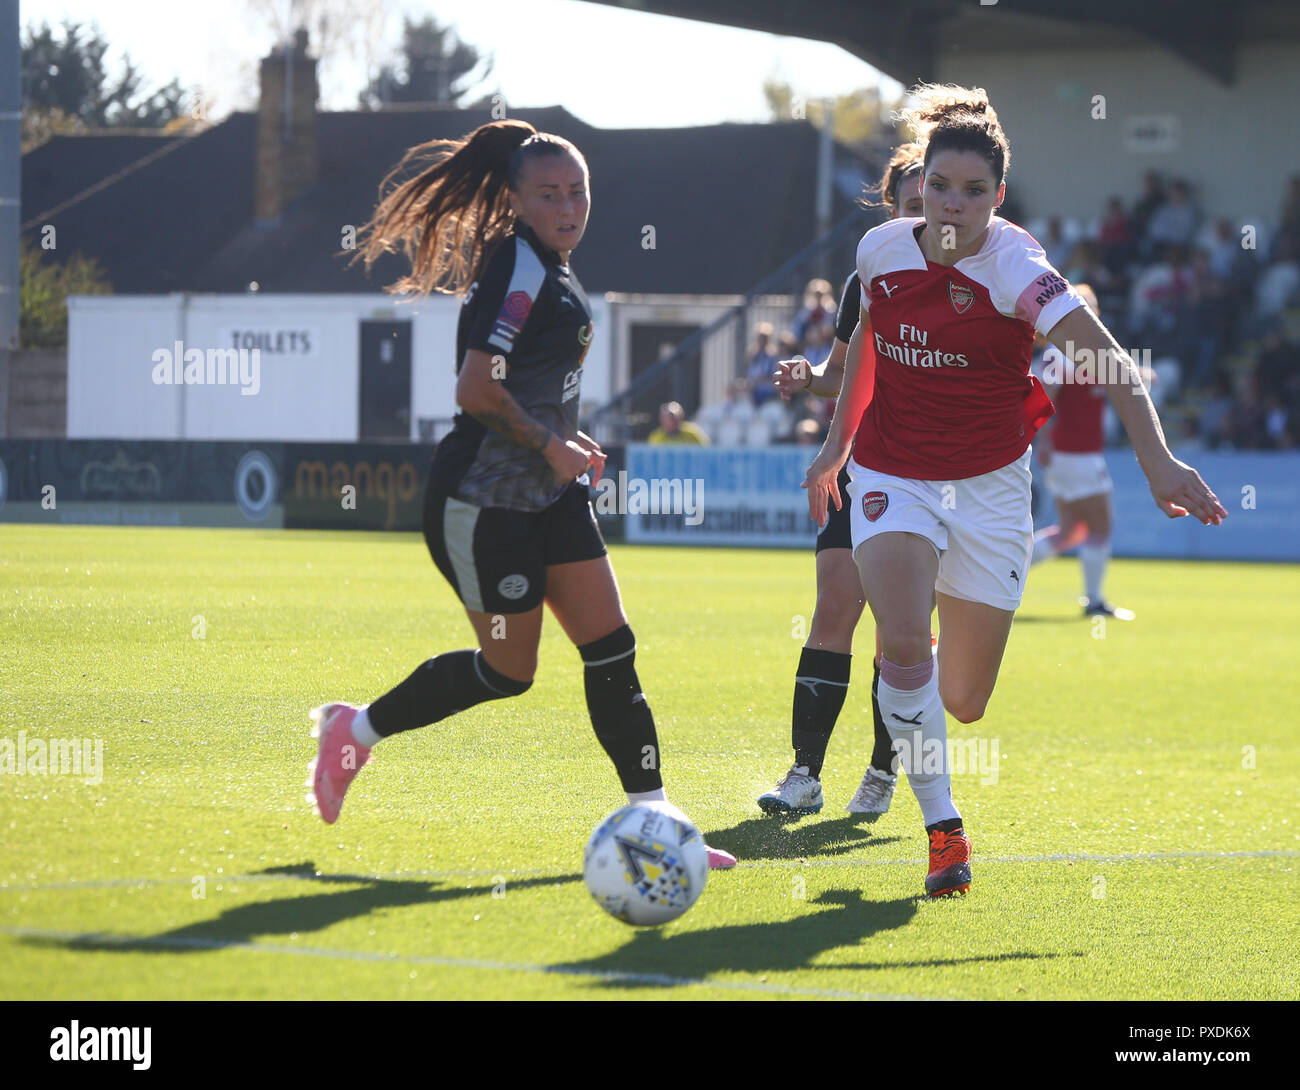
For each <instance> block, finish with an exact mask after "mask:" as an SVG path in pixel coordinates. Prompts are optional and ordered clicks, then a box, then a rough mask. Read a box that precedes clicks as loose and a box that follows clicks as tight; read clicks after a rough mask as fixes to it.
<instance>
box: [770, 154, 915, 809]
mask: <svg viewBox="0 0 1300 1090" xmlns="http://www.w3.org/2000/svg"><path fill="white" fill-rule="evenodd" d="M923 155H924V149H923V148H922V147H921V146H920V145H919V144H902V145H900V146H899V147H897V148H895V149H894V154H893V155H892V156H891V157H890V160H889V164H888V165H887V166H886V168H885V173H884V176H883V177H882V178H881V179H880V187H879V189H880V198H881V201H882V202H883V203H884V204H885V206H886V207H887V208H888V209H889V210H890V214H891V218H894V219H897V218H898V217H899V216H912V217H914V216H919V215H921V165H922V159H923ZM861 299H862V289H861V286H860V284H859V282H858V274H857V272H853V273H852V274H850V276H849V278H848V280H847V281H846V282H845V284H844V291H843V293H842V295H841V298H840V307H839V312H838V314H837V315H836V321H835V345H834V347H833V349H832V350H831V355H830V358H829V359H828V360H827V361H826V362H825V363H824V364H822V365H821V366H819V367H810V366H809V365H808V363H807V361H799V360H782V361H781V362H780V363H779V364H778V365H777V368H778V369H777V372H776V374H775V375H774V376H773V384H774V385H775V386H776V388H777V390H778V391H779V392H780V394H781V396H782V397H784V398H787V399H788V398H790V397H791V396H792V395H794V394H796V393H813V394H815V395H817V396H818V397H838V396H839V393H840V387H841V383H842V381H843V378H844V360H845V357H846V355H847V354H848V349H849V345H848V341H849V338H850V337H851V336H852V335H853V330H854V329H855V328H856V327H857V325H858V321H859V318H860V311H861ZM867 351H870V346H868V348H867ZM848 483H849V476H848V472H847V470H844V469H841V470H840V475H839V487H840V488H841V489H844V488H847V487H848ZM851 543H852V542H851V535H850V532H849V512H848V508H841V509H838V510H833V511H831V512H829V516H828V518H827V520H826V525H825V527H823V528H822V530H821V532H820V533H818V535H817V605H816V608H815V609H814V610H813V616H812V624H811V625H810V626H809V631H808V641H807V643H805V644H804V648H803V651H802V653H801V654H800V656H799V665H798V668H797V670H796V673H795V680H794V704H793V714H792V716H791V719H792V723H791V728H790V735H791V745H792V746H793V748H794V764H793V765H792V766H791V768H790V770H789V771H788V772H787V773H786V774H785V775H784V776H782V777H781V779H780V780H779V781H778V782H777V785H776V787H775V788H773V789H772V790H771V791H768V792H766V793H765V794H763V795H760V796H759V799H758V805H759V807H760V809H762V810H763V811H764V812H765V813H769V814H815V813H817V812H818V811H819V810H821V808H822V806H823V800H822V785H821V769H822V763H823V761H824V760H825V758H826V747H827V746H828V745H829V743H830V739H831V732H832V731H833V730H834V729H835V721H836V719H837V718H838V717H839V714H840V709H841V708H842V707H843V706H844V698H845V696H846V695H847V693H848V686H849V668H850V664H851V662H852V658H853V656H852V651H853V633H854V630H855V629H856V628H857V625H858V620H859V619H860V618H861V616H862V608H863V605H864V604H865V603H864V601H863V598H862V580H861V578H860V577H859V575H858V569H857V567H856V565H854V563H853V555H852V550H851V548H850V546H851ZM872 666H873V668H874V670H875V673H876V676H877V677H878V676H879V667H878V666H876V664H875V661H874V659H873V661H872ZM875 681H876V678H873V679H872V706H873V712H874V715H873V721H874V724H875V733H874V745H873V748H872V754H871V763H870V765H869V767H868V768H867V772H866V774H865V775H864V776H863V778H862V785H861V786H860V787H859V788H858V790H857V793H856V794H855V795H854V796H853V798H852V799H851V800H850V802H849V805H848V811H849V813H874V814H882V813H884V812H886V811H887V810H888V809H889V803H890V800H891V799H892V798H893V794H894V785H895V783H896V782H897V777H896V775H895V773H894V772H893V753H892V749H891V746H892V742H891V739H890V737H889V732H888V731H887V730H886V729H885V726H884V723H883V721H882V720H881V718H880V710H879V707H878V705H877V702H876V699H875Z"/></svg>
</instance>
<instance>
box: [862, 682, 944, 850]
mask: <svg viewBox="0 0 1300 1090" xmlns="http://www.w3.org/2000/svg"><path fill="white" fill-rule="evenodd" d="M876 697H877V699H878V700H879V701H880V715H881V717H882V718H883V719H884V721H885V726H886V727H887V728H888V730H889V736H890V737H891V738H892V739H893V740H894V741H895V742H896V743H902V749H901V752H899V768H901V769H902V770H903V771H904V772H906V773H907V782H908V783H909V784H911V786H912V794H914V795H915V796H916V801H917V802H918V803H919V804H920V807H921V817H922V819H923V821H924V823H925V824H926V825H933V824H934V823H935V822H937V821H947V820H949V819H950V818H960V817H961V814H959V813H958V812H957V808H956V807H955V806H954V805H953V803H952V777H951V775H950V773H949V768H948V721H947V717H946V716H945V714H944V710H943V701H942V700H941V699H940V698H939V672H938V670H935V671H934V672H933V673H931V675H930V679H929V680H928V681H926V682H925V684H924V685H922V686H921V687H920V688H919V689H895V688H894V687H893V686H892V685H890V684H889V683H888V682H886V681H885V679H884V676H883V675H882V676H881V679H880V684H879V685H878V686H877V687H876ZM895 715H897V716H898V719H895V718H894V716H895ZM899 719H907V720H916V721H919V723H918V725H916V726H913V725H911V724H910V723H900V722H899ZM895 748H896V751H897V750H898V747H897V746H896V747H895Z"/></svg>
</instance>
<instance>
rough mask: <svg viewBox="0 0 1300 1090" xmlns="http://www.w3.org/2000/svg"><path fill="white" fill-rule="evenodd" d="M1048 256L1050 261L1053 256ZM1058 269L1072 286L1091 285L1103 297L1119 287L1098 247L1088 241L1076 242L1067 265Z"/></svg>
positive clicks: (1058, 266) (1059, 266)
mask: <svg viewBox="0 0 1300 1090" xmlns="http://www.w3.org/2000/svg"><path fill="white" fill-rule="evenodd" d="M1047 256H1048V258H1049V259H1050V258H1051V256H1052V255H1051V254H1048V255H1047ZM1056 268H1057V269H1058V270H1059V271H1060V273H1061V275H1062V276H1064V277H1065V279H1066V280H1068V281H1069V282H1070V283H1071V284H1091V285H1092V286H1093V287H1094V288H1095V289H1096V290H1097V292H1098V293H1099V294H1101V295H1105V294H1106V292H1108V291H1112V290H1114V288H1115V287H1116V286H1117V280H1116V277H1115V275H1114V274H1113V273H1112V272H1111V271H1110V269H1108V268H1107V267H1106V266H1105V264H1104V263H1103V262H1102V260H1101V255H1100V254H1099V253H1098V250H1097V246H1096V245H1095V244H1094V243H1091V242H1089V241H1087V240H1086V239H1080V240H1079V241H1078V242H1076V243H1075V244H1074V247H1073V248H1072V249H1071V250H1070V256H1069V258H1068V259H1067V260H1066V262H1065V264H1064V265H1057V266H1056Z"/></svg>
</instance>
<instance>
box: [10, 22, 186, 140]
mask: <svg viewBox="0 0 1300 1090" xmlns="http://www.w3.org/2000/svg"><path fill="white" fill-rule="evenodd" d="M62 30H63V35H62V37H61V38H60V37H58V36H57V35H56V33H55V31H54V29H53V28H52V27H51V26H50V25H49V23H41V24H40V26H36V25H31V26H29V27H28V28H27V35H26V39H25V40H24V41H23V44H22V61H21V64H22V103H23V122H24V131H23V144H24V148H25V149H27V148H29V147H30V146H34V142H35V141H37V140H39V139H40V137H41V136H42V135H44V136H45V137H46V138H48V136H50V135H53V134H54V133H56V132H84V131H85V130H86V129H98V128H108V127H116V126H130V127H136V128H162V127H163V126H164V125H166V124H167V123H168V122H169V121H171V120H173V119H174V118H176V117H180V116H182V115H184V114H185V112H186V100H187V99H188V98H189V97H190V92H187V91H186V90H185V89H184V88H182V87H181V85H180V83H179V81H177V80H175V79H173V80H172V81H171V82H170V83H168V84H167V85H166V86H164V87H161V88H159V89H158V90H156V91H152V92H146V91H145V90H143V84H144V79H143V76H142V75H141V73H140V71H139V69H138V68H136V66H135V64H134V63H132V61H131V59H130V57H127V58H125V59H124V60H123V62H122V68H121V71H120V72H119V73H118V74H117V75H116V76H115V77H110V75H109V73H108V71H107V69H106V67H105V64H104V55H105V54H106V53H107V52H108V42H107V41H105V40H104V38H103V36H102V35H101V34H100V32H99V30H98V28H94V27H92V28H89V29H88V28H86V27H85V26H83V25H81V24H80V23H74V22H72V21H71V20H67V19H65V20H64V22H63V26H62ZM29 115H30V121H29Z"/></svg>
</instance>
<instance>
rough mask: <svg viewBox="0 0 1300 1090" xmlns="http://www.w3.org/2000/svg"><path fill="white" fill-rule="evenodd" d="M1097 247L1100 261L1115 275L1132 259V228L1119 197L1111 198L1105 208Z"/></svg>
mask: <svg viewBox="0 0 1300 1090" xmlns="http://www.w3.org/2000/svg"><path fill="white" fill-rule="evenodd" d="M1097 245H1098V246H1099V247H1100V248H1101V260H1102V261H1103V262H1104V263H1105V266H1106V268H1107V269H1109V270H1110V271H1111V273H1113V274H1115V275H1119V274H1120V273H1122V272H1123V271H1124V267H1125V266H1126V265H1127V264H1128V263H1129V262H1130V261H1131V260H1132V258H1133V226H1132V224H1130V223H1129V218H1128V213H1126V212H1125V211H1124V202H1123V201H1122V200H1120V198H1119V197H1111V199H1110V202H1109V203H1108V204H1107V206H1106V216H1105V218H1104V219H1103V220H1102V222H1101V230H1100V231H1099V232H1098V234H1097ZM1093 283H1096V281H1095V280H1094V281H1093Z"/></svg>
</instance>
